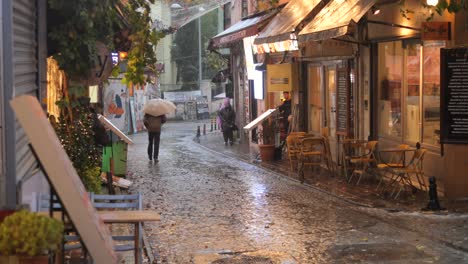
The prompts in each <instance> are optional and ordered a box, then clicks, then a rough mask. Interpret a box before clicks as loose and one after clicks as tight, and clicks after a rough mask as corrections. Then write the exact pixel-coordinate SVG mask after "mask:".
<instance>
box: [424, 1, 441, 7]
mask: <svg viewBox="0 0 468 264" xmlns="http://www.w3.org/2000/svg"><path fill="white" fill-rule="evenodd" d="M426 3H427V5H428V6H436V5H437V4H438V3H439V0H426Z"/></svg>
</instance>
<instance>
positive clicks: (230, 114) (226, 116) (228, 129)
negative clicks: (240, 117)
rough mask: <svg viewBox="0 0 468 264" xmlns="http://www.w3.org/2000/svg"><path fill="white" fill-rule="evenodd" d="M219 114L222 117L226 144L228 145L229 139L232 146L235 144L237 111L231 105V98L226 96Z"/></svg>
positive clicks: (222, 128)
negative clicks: (234, 131)
mask: <svg viewBox="0 0 468 264" xmlns="http://www.w3.org/2000/svg"><path fill="white" fill-rule="evenodd" d="M218 115H219V118H220V119H221V130H222V131H223V138H224V145H227V144H228V141H229V143H230V144H231V146H232V145H233V144H234V133H233V130H234V129H235V127H236V124H235V121H236V113H235V112H234V109H233V108H232V106H231V103H230V99H229V98H227V97H226V98H224V101H223V106H222V108H221V110H219V113H218Z"/></svg>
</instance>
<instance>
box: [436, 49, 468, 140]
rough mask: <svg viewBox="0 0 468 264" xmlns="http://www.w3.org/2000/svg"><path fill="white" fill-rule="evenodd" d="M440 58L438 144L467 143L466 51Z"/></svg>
mask: <svg viewBox="0 0 468 264" xmlns="http://www.w3.org/2000/svg"><path fill="white" fill-rule="evenodd" d="M440 55H441V60H440V62H441V63H440V65H441V72H440V85H441V86H440V113H441V116H440V143H443V144H468V48H466V47H463V48H453V49H441V50H440Z"/></svg>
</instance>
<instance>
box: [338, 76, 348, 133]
mask: <svg viewBox="0 0 468 264" xmlns="http://www.w3.org/2000/svg"><path fill="white" fill-rule="evenodd" d="M350 81H351V80H350V78H349V71H348V69H347V68H343V69H338V70H337V71H336V134H337V135H343V136H348V135H349V124H350V111H351V109H350V108H351V104H350V103H351V102H350V85H351V83H350Z"/></svg>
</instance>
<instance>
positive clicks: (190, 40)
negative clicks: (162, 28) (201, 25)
mask: <svg viewBox="0 0 468 264" xmlns="http://www.w3.org/2000/svg"><path fill="white" fill-rule="evenodd" d="M197 34H198V30H197V23H196V21H192V22H190V23H188V24H187V25H185V26H183V27H181V28H180V29H179V30H178V31H177V33H176V34H175V38H174V45H173V46H172V50H171V56H172V60H173V61H174V62H175V63H176V64H177V81H181V82H182V83H183V87H184V90H196V89H197V87H198V85H197V79H198V35H197Z"/></svg>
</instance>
